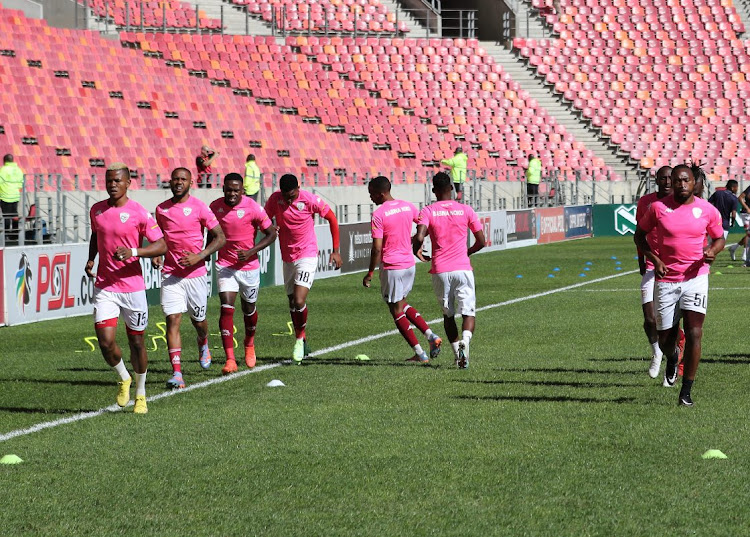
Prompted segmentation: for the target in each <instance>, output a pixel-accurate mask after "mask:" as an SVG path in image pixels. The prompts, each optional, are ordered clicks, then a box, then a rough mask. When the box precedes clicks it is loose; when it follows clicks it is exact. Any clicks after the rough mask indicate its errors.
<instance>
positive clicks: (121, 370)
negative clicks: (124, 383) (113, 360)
mask: <svg viewBox="0 0 750 537" xmlns="http://www.w3.org/2000/svg"><path fill="white" fill-rule="evenodd" d="M112 369H114V370H115V371H117V374H118V375H120V380H128V379H129V378H130V373H128V368H127V367H125V362H123V361H122V360H120V363H118V364H117V365H116V366H114V367H113V368H112Z"/></svg>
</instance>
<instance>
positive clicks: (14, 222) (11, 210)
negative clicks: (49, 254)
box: [0, 154, 23, 241]
mask: <svg viewBox="0 0 750 537" xmlns="http://www.w3.org/2000/svg"><path fill="white" fill-rule="evenodd" d="M21 189H23V171H21V168H19V167H18V164H16V163H15V162H14V161H13V155H10V154H8V155H5V156H4V157H3V167H2V168H0V208H1V209H2V212H3V217H4V226H5V231H6V232H7V233H8V235H7V236H6V240H9V241H17V240H18V201H19V200H20V199H21ZM9 229H12V231H10V232H8V230H9Z"/></svg>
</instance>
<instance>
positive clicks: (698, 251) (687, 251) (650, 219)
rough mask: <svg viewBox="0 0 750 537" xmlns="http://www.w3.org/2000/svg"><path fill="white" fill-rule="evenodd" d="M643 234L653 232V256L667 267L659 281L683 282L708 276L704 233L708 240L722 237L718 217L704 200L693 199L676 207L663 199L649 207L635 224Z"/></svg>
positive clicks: (670, 199)
mask: <svg viewBox="0 0 750 537" xmlns="http://www.w3.org/2000/svg"><path fill="white" fill-rule="evenodd" d="M638 225H639V226H640V228H641V229H642V230H643V231H645V232H646V233H650V232H651V231H652V230H656V239H657V251H658V252H659V253H658V254H657V256H658V257H659V259H661V260H662V261H663V262H664V264H665V265H666V266H667V273H666V275H665V276H664V277H663V278H657V280H658V281H663V282H684V281H685V280H691V279H693V278H695V277H696V276H700V275H701V274H708V272H709V265H708V263H706V261H705V260H704V255H703V247H704V245H705V242H706V233H708V234H709V235H710V236H711V238H714V239H718V238H720V237H723V236H724V229H723V228H722V227H721V215H720V214H719V211H717V210H716V208H715V207H714V206H713V205H711V204H710V203H708V202H707V201H706V200H703V199H700V198H694V201H693V203H689V204H679V203H678V202H677V201H676V200H675V199H674V196H667V197H666V198H662V199H660V200H657V201H655V202H653V203H652V204H651V206H650V207H649V208H648V209H647V210H646V213H645V214H644V215H643V218H642V219H641V220H640V221H639V222H638Z"/></svg>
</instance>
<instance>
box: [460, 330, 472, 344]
mask: <svg viewBox="0 0 750 537" xmlns="http://www.w3.org/2000/svg"><path fill="white" fill-rule="evenodd" d="M473 335H474V333H473V332H472V331H471V330H464V331H463V333H462V334H461V337H462V338H463V340H464V343H466V344H467V345H468V344H469V341H471V336H473Z"/></svg>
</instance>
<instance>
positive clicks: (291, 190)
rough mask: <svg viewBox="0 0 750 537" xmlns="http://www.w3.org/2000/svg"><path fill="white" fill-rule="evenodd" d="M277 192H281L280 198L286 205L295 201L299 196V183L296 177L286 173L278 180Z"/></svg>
mask: <svg viewBox="0 0 750 537" xmlns="http://www.w3.org/2000/svg"><path fill="white" fill-rule="evenodd" d="M279 190H281V197H282V198H284V201H286V202H287V203H288V204H290V205H291V203H292V202H293V201H294V200H296V199H297V196H299V181H297V176H295V175H292V174H291V173H286V174H284V175H282V176H281V179H279Z"/></svg>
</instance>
